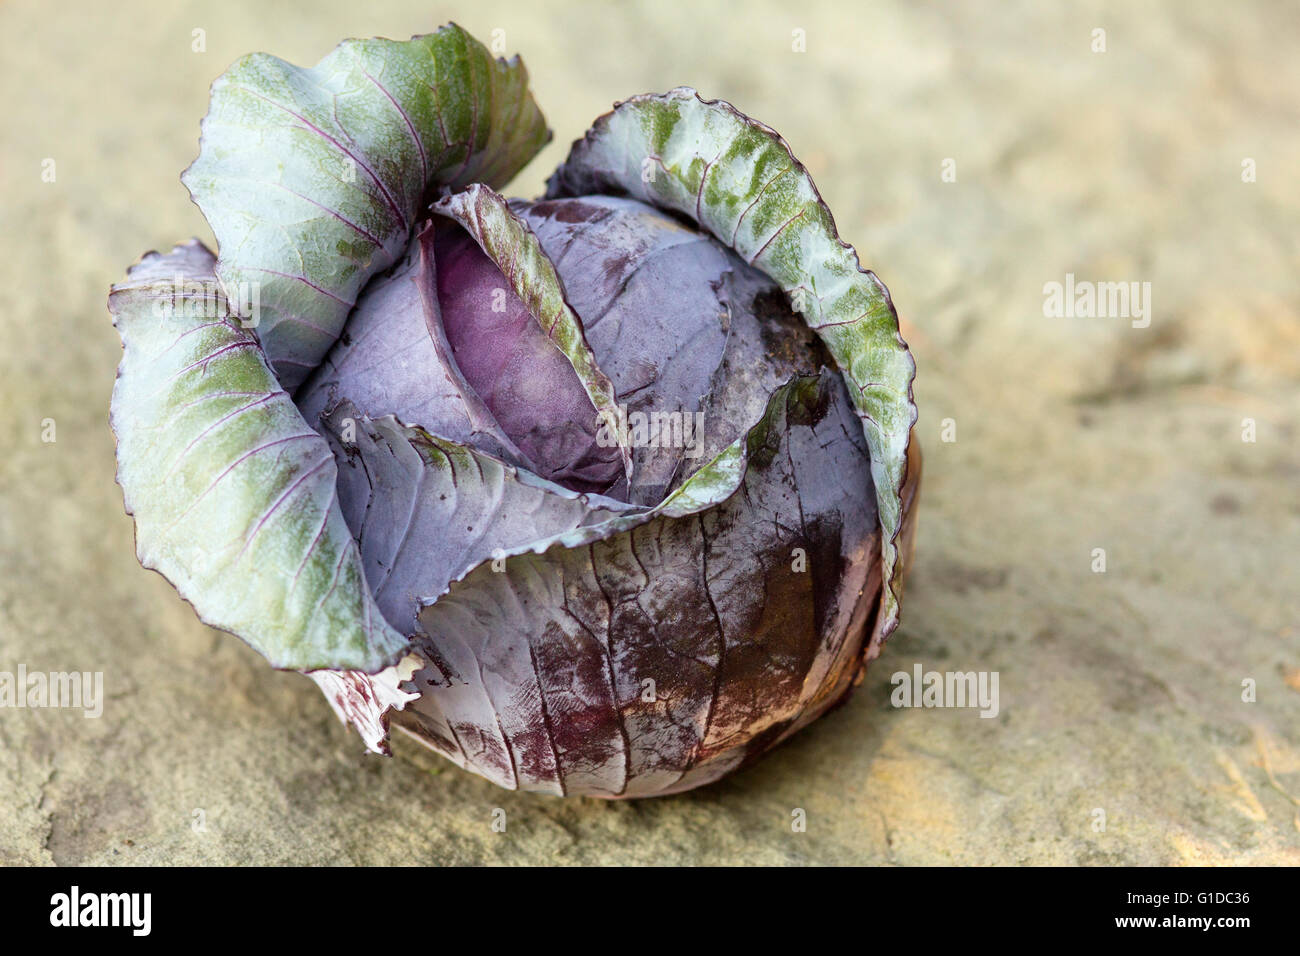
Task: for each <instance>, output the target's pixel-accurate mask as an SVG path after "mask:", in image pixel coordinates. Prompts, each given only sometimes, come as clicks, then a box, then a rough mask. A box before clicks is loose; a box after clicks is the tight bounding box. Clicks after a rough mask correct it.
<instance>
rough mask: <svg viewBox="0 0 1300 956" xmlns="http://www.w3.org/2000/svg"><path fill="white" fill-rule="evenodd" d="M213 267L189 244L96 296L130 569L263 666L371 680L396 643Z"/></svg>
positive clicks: (305, 446) (309, 445)
mask: <svg viewBox="0 0 1300 956" xmlns="http://www.w3.org/2000/svg"><path fill="white" fill-rule="evenodd" d="M214 262H215V260H214V259H213V257H212V254H211V253H210V252H209V251H208V250H207V249H205V248H204V247H203V245H202V244H201V243H199V241H198V240H191V241H190V242H188V243H185V244H183V245H180V246H177V247H176V248H175V249H173V250H172V252H171V253H170V254H168V255H165V256H164V255H159V254H158V253H156V252H151V253H149V254H148V255H146V256H145V257H144V258H143V259H142V260H141V262H140V263H139V264H138V265H136V266H135V267H134V268H133V269H131V271H130V272H129V273H128V277H127V280H126V281H125V282H123V283H120V284H118V285H115V286H114V287H113V289H112V291H111V292H110V293H109V309H110V311H112V313H113V317H114V324H115V325H116V327H117V330H118V332H119V334H120V335H121V336H122V346H123V355H122V364H121V365H120V366H119V368H118V375H117V382H116V384H115V385H114V387H113V407H112V425H113V430H114V432H115V433H116V435H117V461H118V471H117V480H118V483H119V484H120V485H121V486H122V493H123V498H124V500H125V503H126V510H127V513H128V514H131V515H134V516H135V526H136V551H137V554H138V555H139V558H140V563H141V564H143V565H144V566H145V567H146V568H153V569H154V570H157V571H159V572H160V573H161V574H162V575H163V576H164V577H166V578H167V579H168V580H169V581H171V582H172V583H173V584H174V585H175V587H176V590H177V591H179V592H180V594H181V597H183V598H185V599H186V600H187V601H189V602H190V603H191V604H193V605H194V609H195V610H196V611H197V612H198V614H199V616H200V617H201V618H202V619H203V620H204V621H206V622H207V623H208V624H211V625H213V626H214V627H219V628H221V629H223V630H226V631H230V632H232V633H234V634H236V635H238V636H239V637H241V638H243V639H244V640H245V641H247V642H248V643H249V644H251V645H252V646H253V647H254V648H255V649H256V650H257V651H259V652H260V653H261V654H263V655H264V656H265V657H266V658H267V659H268V660H269V661H270V662H271V663H272V664H273V665H274V666H275V667H279V668H286V669H287V668H292V669H296V670H314V669H317V668H323V667H334V668H350V669H355V670H362V671H367V672H374V671H378V670H380V669H381V668H383V667H385V666H387V665H389V664H391V663H392V662H393V661H394V660H396V659H397V658H398V657H399V656H400V655H401V654H402V652H403V651H404V650H405V648H406V640H405V638H403V637H402V635H400V634H398V633H397V632H396V631H394V630H393V628H392V627H390V626H389V625H388V623H387V622H386V621H385V620H384V618H383V615H381V614H380V613H379V609H378V608H377V607H376V605H375V602H374V600H373V598H372V597H371V595H370V588H369V587H368V586H367V584H366V579H365V574H364V572H363V571H362V567H361V555H360V553H359V551H358V549H357V545H356V542H355V541H354V540H353V538H352V535H351V533H350V532H349V531H348V527H347V524H346V522H345V521H344V520H343V512H342V510H341V509H340V508H339V505H338V499H337V494H336V491H335V478H336V475H337V471H336V466H335V464H334V457H333V455H332V454H331V452H330V449H329V445H328V443H327V442H326V441H325V439H324V438H323V437H321V436H320V435H318V434H317V433H316V432H314V431H313V430H312V429H311V428H309V427H308V425H307V423H306V422H305V421H303V418H302V416H301V415H300V414H299V412H298V409H297V408H296V407H295V406H294V404H293V401H292V399H290V398H289V396H288V394H287V393H286V392H285V391H284V390H283V389H282V388H281V387H280V385H279V383H278V382H277V381H276V379H275V376H274V375H273V374H272V373H271V370H270V368H269V367H268V366H267V364H266V361H265V359H264V358H263V355H262V351H261V349H260V347H259V346H258V343H257V339H256V338H255V337H254V336H253V334H252V333H251V332H250V331H248V330H247V329H245V328H243V327H242V326H241V324H240V322H239V321H238V320H237V319H236V318H234V317H232V316H231V315H230V314H229V310H228V308H227V305H226V302H225V299H224V297H223V296H222V295H221V294H220V291H219V288H218V285H217V282H216V278H215V276H214V274H213V265H214Z"/></svg>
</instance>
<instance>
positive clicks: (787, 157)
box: [547, 87, 916, 635]
mask: <svg viewBox="0 0 1300 956" xmlns="http://www.w3.org/2000/svg"><path fill="white" fill-rule="evenodd" d="M547 187H548V188H547V198H556V197H559V196H581V195H589V194H592V193H604V192H623V193H627V194H629V195H631V196H633V197H634V198H637V199H641V200H643V201H645V202H649V203H652V204H654V205H657V206H660V207H663V208H666V209H669V210H673V211H675V212H678V213H682V214H684V215H686V216H689V217H691V218H692V219H694V220H695V221H696V222H698V223H699V224H700V225H701V226H702V227H703V228H705V229H707V230H708V231H709V232H711V233H712V234H713V235H714V236H716V237H717V238H718V239H720V240H721V241H722V242H725V243H729V244H730V245H731V247H732V248H733V249H735V250H736V252H737V254H738V255H740V256H741V257H742V258H744V259H745V260H746V261H747V262H749V263H750V264H751V265H754V266H756V267H757V268H760V269H762V270H763V271H764V272H766V273H767V274H768V275H769V276H771V277H772V278H773V279H774V280H775V281H776V282H778V283H779V284H780V285H781V287H782V288H783V289H784V290H785V291H786V292H787V293H789V294H790V295H791V297H792V301H793V303H794V305H795V307H796V311H801V312H802V313H803V315H804V318H805V321H807V323H808V325H809V326H810V327H811V328H813V329H816V330H817V333H818V335H820V336H821V338H822V340H823V341H824V342H825V343H826V346H827V348H828V349H829V350H830V352H831V354H832V355H833V356H834V357H835V360H836V362H837V363H838V364H839V366H840V369H841V371H842V372H843V373H844V375H845V377H846V380H847V382H848V384H849V393H850V395H851V396H852V397H853V403H854V406H855V408H856V410H857V412H858V415H859V417H860V418H861V419H862V423H863V429H864V430H865V432H866V437H867V444H868V446H869V447H870V449H871V464H872V469H871V470H872V477H873V478H874V480H875V484H876V494H877V498H878V505H879V512H880V522H881V528H882V531H883V534H882V535H881V542H882V544H881V551H882V568H883V572H884V573H883V579H884V581H885V582H886V587H885V594H884V600H883V601H882V602H881V622H880V630H881V633H882V635H887V634H889V633H890V632H891V631H893V629H894V628H895V627H896V626H897V624H898V612H899V600H900V589H901V580H900V575H899V573H898V572H899V553H898V534H899V531H900V528H901V523H902V501H901V498H900V494H901V490H902V487H903V482H904V480H905V478H906V471H907V446H908V442H909V440H910V436H911V429H912V425H913V424H914V423H915V422H916V405H915V404H914V403H913V401H912V381H913V379H914V378H915V377H916V363H915V362H914V361H913V359H912V356H911V353H910V352H909V351H908V348H907V344H906V343H905V342H904V341H903V339H902V337H901V336H900V335H899V331H898V316H897V314H896V313H895V311H894V305H893V302H891V301H890V298H889V292H888V290H886V289H885V287H884V285H883V284H881V282H880V280H879V279H877V278H876V276H875V275H874V274H873V273H871V272H869V271H865V270H863V269H862V266H861V264H860V262H859V260H858V255H857V253H856V252H855V251H854V249H853V247H852V246H850V245H848V244H847V243H846V242H844V241H843V240H842V239H841V238H840V237H839V233H838V232H837V231H836V229H835V221H834V219H833V218H832V216H831V212H830V210H829V209H828V208H827V207H826V204H825V203H824V202H823V201H822V199H821V196H820V195H819V194H818V192H817V188H816V186H814V185H813V182H812V179H811V178H810V177H809V175H808V173H807V171H806V170H805V169H804V168H803V166H802V165H800V163H799V162H798V160H796V159H795V158H794V154H793V153H792V152H791V150H790V147H789V145H788V144H787V143H786V142H785V140H783V139H782V138H781V137H780V136H779V135H778V134H777V133H776V131H775V130H773V129H771V128H769V127H767V126H764V125H763V124H762V123H759V122H757V121H755V120H752V119H750V118H749V117H747V116H745V115H744V114H743V113H741V112H740V111H739V110H737V109H735V107H733V106H732V105H731V104H729V103H726V102H723V101H721V100H703V99H701V98H700V96H699V94H697V93H696V92H695V91H694V90H692V89H689V88H686V87H680V88H678V89H675V90H671V91H670V92H668V93H666V94H663V95H653V94H647V95H644V96H637V97H633V98H632V99H630V100H628V101H626V102H623V103H619V104H617V105H616V106H615V107H614V110H613V112H611V113H607V114H605V115H604V116H602V117H600V118H599V119H598V120H597V121H596V122H595V124H594V125H593V126H592V128H591V129H590V130H589V131H588V133H587V135H586V137H585V138H584V139H582V140H579V141H577V142H576V143H574V145H573V148H572V150H571V151H570V153H569V157H568V159H566V160H565V161H564V163H562V164H561V165H560V167H559V168H558V169H557V170H556V171H555V173H554V175H553V176H552V177H551V179H550V181H549V182H548V184H547ZM801 300H802V302H801ZM801 304H802V308H800V305H801Z"/></svg>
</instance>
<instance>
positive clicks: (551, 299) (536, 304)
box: [433, 183, 632, 481]
mask: <svg viewBox="0 0 1300 956" xmlns="http://www.w3.org/2000/svg"><path fill="white" fill-rule="evenodd" d="M433 212H436V213H438V214H440V215H443V216H447V217H448V218H450V219H452V220H454V221H455V222H457V223H458V224H460V225H461V226H462V227H463V228H464V229H465V231H466V232H468V233H469V234H470V235H471V236H472V237H473V238H474V241H475V242H477V243H478V244H479V247H480V248H481V249H482V250H483V252H484V253H486V254H487V257H488V258H489V259H491V260H492V261H493V262H494V263H496V266H497V268H498V269H500V270H501V273H502V274H503V275H504V276H505V277H506V280H507V281H508V282H509V283H510V288H511V290H512V291H513V292H514V294H515V295H517V296H518V297H519V301H521V302H523V304H524V305H526V306H528V311H529V312H531V313H532V315H533V318H535V319H536V320H537V324H538V325H540V326H541V327H542V330H543V331H544V332H545V333H546V337H547V338H548V339H550V340H551V342H552V343H553V344H554V345H555V347H556V348H558V349H559V350H560V351H561V352H562V353H563V354H564V357H565V358H567V359H568V360H569V364H570V365H572V366H573V371H574V372H575V373H577V376H578V381H580V382H581V383H582V387H583V389H584V390H585V391H586V393H587V397H588V398H590V399H591V404H592V406H593V407H594V408H595V409H596V411H597V413H599V414H600V415H602V416H605V417H606V418H607V420H608V421H617V420H618V399H617V398H616V397H615V395H614V386H613V384H612V383H611V382H610V380H609V378H608V376H606V375H605V373H604V372H602V371H601V370H600V366H598V365H597V364H596V357H595V355H593V354H592V351H591V346H589V345H588V344H587V339H586V336H585V334H584V333H583V330H582V323H581V322H580V321H579V320H578V316H577V315H576V314H574V311H573V309H572V308H571V307H570V306H569V303H568V302H567V301H566V300H565V298H564V285H563V283H562V282H561V281H560V276H559V273H557V272H556V271H555V264H554V263H552V262H551V259H550V256H548V255H547V254H546V252H545V251H544V250H543V249H542V244H541V242H540V241H539V240H538V238H537V236H536V235H535V234H534V233H533V230H532V228H531V227H530V226H529V225H528V223H526V222H524V221H523V220H522V219H521V218H519V216H517V215H515V213H514V212H513V211H512V210H511V209H510V206H509V204H508V203H507V202H506V200H505V198H504V197H502V196H501V195H500V194H499V193H497V192H496V191H494V190H493V189H490V188H489V187H487V186H483V185H480V184H478V183H475V184H474V185H472V186H470V187H469V188H467V189H465V190H464V191H463V192H458V193H453V194H452V195H449V196H444V197H443V198H442V199H440V200H439V201H438V202H436V203H434V204H433ZM615 434H617V432H615ZM619 438H620V443H619V452H620V453H621V455H622V458H623V472H624V474H626V475H627V477H628V480H629V481H630V480H631V478H632V450H631V448H630V447H629V446H628V444H627V441H626V439H625V437H624V436H621V435H620V436H619Z"/></svg>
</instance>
